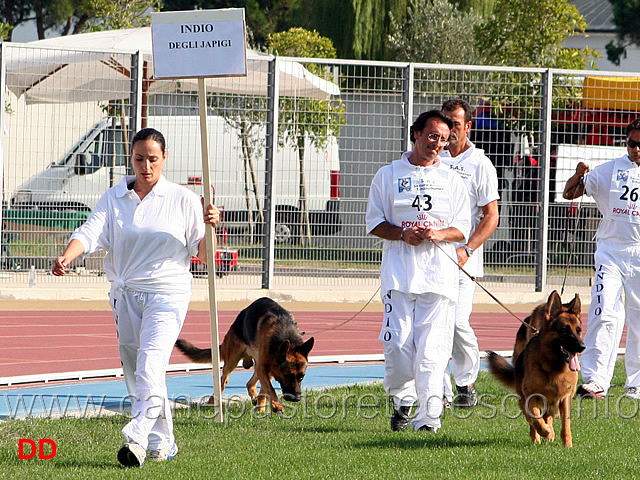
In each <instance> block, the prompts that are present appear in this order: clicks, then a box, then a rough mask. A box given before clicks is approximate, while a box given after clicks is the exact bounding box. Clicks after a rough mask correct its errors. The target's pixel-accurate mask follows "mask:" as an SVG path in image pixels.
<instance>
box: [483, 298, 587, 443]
mask: <svg viewBox="0 0 640 480" xmlns="http://www.w3.org/2000/svg"><path fill="white" fill-rule="evenodd" d="M567 305H570V306H571V307H570V308H569V307H567V306H565V305H563V304H562V301H561V299H560V295H558V292H556V291H555V290H554V291H553V292H552V293H551V295H550V296H549V299H548V301H547V303H546V304H543V305H542V306H539V307H536V309H534V311H533V314H532V318H531V322H535V323H536V324H537V325H539V327H540V328H539V333H538V334H537V335H535V336H533V337H532V338H531V339H530V340H529V341H528V343H526V346H525V347H524V348H523V349H522V350H521V353H520V354H519V355H518V356H517V357H516V360H515V366H512V365H511V364H509V363H508V362H507V361H506V360H505V359H504V358H503V357H501V356H500V355H498V354H497V353H495V352H491V351H488V352H487V355H488V362H489V371H490V372H491V373H492V375H493V376H494V377H496V379H497V380H498V381H499V382H501V383H502V384H504V385H506V386H507V387H509V388H511V389H513V390H515V391H516V393H517V394H518V395H519V397H520V400H519V405H520V409H521V410H522V412H523V413H524V415H525V418H526V419H527V421H528V422H529V432H530V435H531V441H532V442H533V443H540V437H543V438H546V439H547V440H548V441H550V442H551V441H553V440H554V439H555V432H554V430H553V419H554V417H556V416H558V415H559V416H560V418H561V421H562V430H561V433H560V436H561V438H562V443H563V444H564V445H565V446H566V447H572V446H573V439H572V436H571V425H570V417H571V399H572V398H573V396H574V394H575V391H576V384H577V383H578V370H580V363H579V362H578V354H579V353H581V352H582V351H583V350H584V348H585V345H584V342H583V341H582V338H581V333H582V320H581V318H580V309H581V304H580V297H579V296H578V295H576V296H575V298H574V299H573V301H572V302H570V303H569V304H567ZM525 328H526V327H525ZM518 333H519V334H520V332H518ZM521 340H522V339H521ZM516 345H518V340H517V339H516ZM514 350H515V349H514ZM514 355H515V352H514Z"/></svg>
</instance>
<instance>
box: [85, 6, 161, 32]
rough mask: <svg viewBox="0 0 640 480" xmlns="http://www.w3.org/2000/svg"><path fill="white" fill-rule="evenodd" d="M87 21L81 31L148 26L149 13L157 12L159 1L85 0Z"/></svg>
mask: <svg viewBox="0 0 640 480" xmlns="http://www.w3.org/2000/svg"><path fill="white" fill-rule="evenodd" d="M83 7H84V13H85V14H86V15H87V17H88V18H87V20H86V21H85V23H84V24H83V26H82V28H81V30H82V31H100V30H119V29H122V28H136V27H141V26H145V25H149V24H150V19H149V11H150V10H159V9H160V1H159V0H88V1H87V0H85V1H84V2H83Z"/></svg>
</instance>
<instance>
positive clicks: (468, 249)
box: [462, 245, 473, 257]
mask: <svg viewBox="0 0 640 480" xmlns="http://www.w3.org/2000/svg"><path fill="white" fill-rule="evenodd" d="M462 248H464V251H465V252H467V257H470V256H471V255H473V248H471V247H470V246H469V245H463V246H462Z"/></svg>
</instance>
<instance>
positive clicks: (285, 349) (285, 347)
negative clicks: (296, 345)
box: [278, 340, 291, 363]
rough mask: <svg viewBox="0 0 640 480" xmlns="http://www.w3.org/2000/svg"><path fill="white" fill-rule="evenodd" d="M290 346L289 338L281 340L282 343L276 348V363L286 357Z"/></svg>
mask: <svg viewBox="0 0 640 480" xmlns="http://www.w3.org/2000/svg"><path fill="white" fill-rule="evenodd" d="M290 348H291V342H289V340H285V341H284V342H282V345H280V348H279V349H278V363H282V362H284V361H285V360H286V359H287V352H288V351H289V349H290Z"/></svg>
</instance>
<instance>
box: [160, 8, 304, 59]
mask: <svg viewBox="0 0 640 480" xmlns="http://www.w3.org/2000/svg"><path fill="white" fill-rule="evenodd" d="M302 3H303V0H163V1H162V5H163V7H162V10H164V11H174V10H195V9H198V10H206V9H213V8H244V9H245V21H246V23H247V27H248V30H249V31H250V32H251V37H252V38H251V41H252V43H255V44H256V46H258V47H259V48H264V47H265V46H266V44H267V36H268V35H269V34H271V33H275V32H280V31H284V30H287V29H289V28H291V27H293V26H295V25H294V20H293V15H294V14H295V12H296V11H298V10H299V8H300V5H301V4H302Z"/></svg>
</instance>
